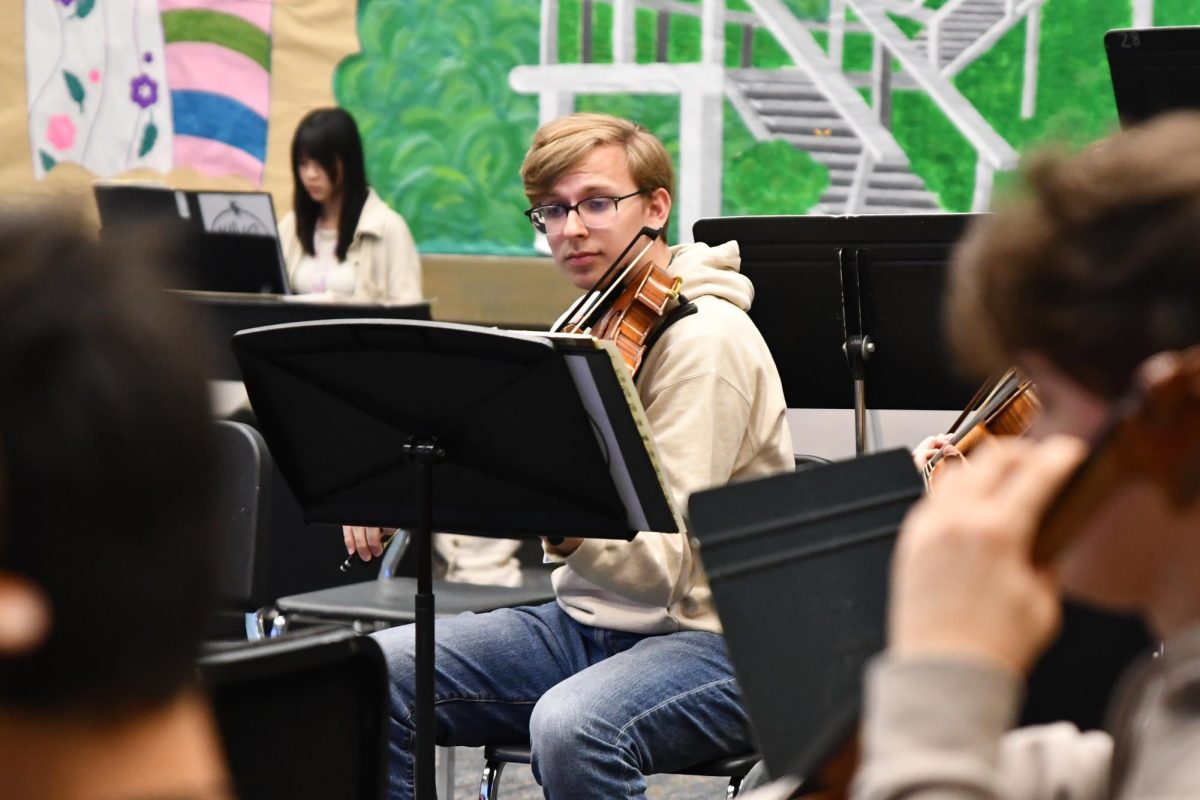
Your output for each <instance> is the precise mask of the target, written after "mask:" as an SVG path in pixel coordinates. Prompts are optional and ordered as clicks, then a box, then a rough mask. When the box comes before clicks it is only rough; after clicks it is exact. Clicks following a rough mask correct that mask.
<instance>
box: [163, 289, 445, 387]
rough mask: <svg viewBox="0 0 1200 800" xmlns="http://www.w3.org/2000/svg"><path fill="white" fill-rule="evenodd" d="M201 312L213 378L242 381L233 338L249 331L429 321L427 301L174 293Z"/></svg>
mask: <svg viewBox="0 0 1200 800" xmlns="http://www.w3.org/2000/svg"><path fill="white" fill-rule="evenodd" d="M172 294H174V295H176V296H178V297H181V298H183V299H184V300H185V301H187V302H188V303H190V304H191V305H193V306H195V307H197V308H199V309H200V314H201V316H202V317H204V318H205V319H206V321H207V323H208V327H209V330H210V331H211V332H212V334H213V336H214V342H215V344H216V346H215V347H214V348H213V349H214V351H215V357H214V359H213V364H212V374H211V375H209V377H211V378H218V379H223V380H232V381H240V380H241V379H242V373H241V370H240V369H239V368H238V365H237V361H236V360H235V359H234V357H233V353H232V351H231V350H230V349H229V343H230V341H231V340H232V339H233V335H234V334H235V333H237V332H238V331H244V330H249V329H250V328H265V327H268V326H270V325H286V324H287V323H289V322H311V321H313V320H327V319H421V320H427V319H429V318H430V316H431V314H430V305H429V301H428V300H422V301H421V302H418V303H405V304H391V303H389V304H380V303H359V302H340V301H339V302H335V303H331V302H328V301H321V300H302V299H298V296H297V295H276V294H237V293H231V292H190V291H177V292H176V291H173V292H172Z"/></svg>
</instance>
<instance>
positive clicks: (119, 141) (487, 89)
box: [0, 0, 1200, 254]
mask: <svg viewBox="0 0 1200 800" xmlns="http://www.w3.org/2000/svg"><path fill="white" fill-rule="evenodd" d="M3 6H9V7H10V9H9V10H11V11H13V12H14V14H12V15H10V18H15V17H16V15H17V14H23V25H22V27H21V34H19V35H17V36H16V46H15V47H9V48H7V49H4V48H0V58H7V59H9V61H8V62H7V63H5V64H4V66H5V68H6V69H0V93H3V94H4V95H5V96H4V97H3V98H2V99H4V100H5V101H6V102H5V104H3V105H2V106H0V116H2V115H7V116H3V118H4V120H5V121H6V123H8V122H13V123H19V124H12V125H7V126H6V129H12V130H19V131H20V132H21V133H22V134H23V135H21V136H17V137H10V140H9V141H7V142H0V180H2V181H4V182H5V183H6V184H15V185H22V183H21V181H25V180H33V181H35V182H36V181H40V180H42V179H43V178H46V177H47V175H49V177H50V178H56V177H62V176H61V175H60V173H63V174H71V175H73V173H71V169H74V167H71V169H68V168H67V165H78V166H79V167H81V168H82V169H81V171H80V175H81V176H83V177H82V178H80V179H79V180H85V179H86V180H90V179H92V178H95V177H112V176H118V175H125V174H138V175H143V174H147V173H149V174H164V173H166V174H174V172H178V170H179V169H180V168H190V169H191V170H192V171H194V172H196V173H202V175H203V176H206V177H203V179H204V180H209V179H211V180H213V181H219V180H235V181H240V182H241V183H242V184H243V185H249V186H263V187H264V188H267V189H268V190H270V191H272V192H273V193H274V194H275V200H276V208H277V209H282V208H287V207H288V206H289V205H290V202H291V193H290V176H289V174H288V173H289V167H288V155H287V146H288V142H289V141H290V136H291V130H292V129H293V128H294V125H295V123H296V121H297V120H298V119H299V118H300V116H301V115H302V114H303V113H304V112H305V111H307V110H308V109H309V108H311V107H314V106H318V105H326V104H329V103H331V102H337V103H339V104H341V105H343V106H344V107H346V108H347V109H349V110H350V111H351V112H352V113H353V114H354V115H355V117H356V118H357V119H358V121H359V123H360V127H361V129H362V131H363V135H364V140H365V143H366V147H367V161H368V170H369V173H370V177H371V181H372V183H373V185H374V186H375V187H376V188H377V189H378V190H379V192H380V194H381V195H382V196H383V197H384V198H385V199H386V200H387V201H388V202H389V203H390V204H391V205H392V206H393V207H395V208H396V209H397V210H398V211H400V212H401V213H402V214H403V215H404V216H405V217H406V218H407V219H408V221H409V224H410V226H411V227H412V229H413V232H414V234H415V236H416V238H417V240H418V242H419V245H420V247H421V249H422V251H424V252H459V253H484V254H505V253H510V254H518V253H532V252H534V250H533V246H534V242H533V240H532V237H531V236H530V231H529V228H528V225H527V224H526V222H525V220H524V218H523V217H522V216H521V215H520V214H519V211H520V210H521V209H522V208H523V207H524V205H525V198H524V196H523V193H522V191H521V186H520V180H519V177H518V175H517V169H518V166H519V164H520V161H521V158H522V157H523V155H524V152H525V148H526V146H527V144H528V141H529V138H530V136H531V134H532V132H533V130H534V128H535V127H536V126H537V124H538V123H539V120H541V119H545V118H547V117H548V116H552V115H554V114H558V113H564V112H566V111H569V110H572V109H580V110H601V111H608V112H611V113H616V114H620V115H624V116H629V117H632V118H635V119H638V120H639V121H641V122H643V123H644V124H645V125H647V127H649V128H651V129H652V130H654V131H655V132H657V133H658V134H659V135H660V137H661V138H662V139H663V140H664V142H665V143H666V145H667V147H668V149H669V150H670V151H671V152H672V155H673V156H675V158H676V160H677V163H678V164H679V167H680V182H679V191H678V203H677V207H676V216H675V219H676V222H675V224H674V225H673V230H674V232H675V234H676V235H677V236H678V235H679V232H680V231H681V230H683V231H686V230H687V228H688V227H689V226H690V221H691V220H692V219H693V218H694V217H695V216H696V215H698V214H703V215H707V214H796V213H847V212H851V213H889V212H899V211H906V210H907V211H936V210H946V211H965V210H971V209H979V208H985V207H986V206H987V204H988V203H989V202H990V200H991V197H992V194H993V189H995V188H996V187H1001V188H1003V186H1004V185H1005V184H1006V183H1007V182H1009V181H1010V180H1011V176H1012V175H1013V171H1014V168H1015V165H1016V164H1017V162H1018V160H1019V156H1020V154H1021V153H1024V152H1026V151H1028V150H1029V149H1030V148H1031V147H1035V146H1038V145H1040V144H1041V143H1044V142H1047V141H1056V140H1057V141H1064V142H1066V143H1068V144H1081V143H1084V142H1087V141H1090V140H1093V139H1095V138H1097V137H1099V136H1102V135H1103V134H1104V133H1106V132H1107V131H1109V130H1112V129H1113V128H1114V127H1115V124H1116V115H1115V111H1114V109H1113V106H1112V99H1111V87H1110V84H1109V79H1108V70H1107V65H1106V62H1105V58H1104V53H1103V48H1102V46H1101V40H1102V36H1103V34H1104V32H1105V31H1106V30H1108V29H1111V28H1114V27H1126V26H1129V25H1131V24H1133V23H1134V21H1135V15H1137V17H1136V18H1137V19H1138V20H1139V21H1140V22H1141V23H1143V24H1144V23H1145V22H1146V21H1147V20H1151V21H1152V22H1153V24H1157V25H1180V24H1200V6H1197V4H1196V2H1195V0H1017V1H1015V2H1008V1H1007V0H903V2H901V0H727V2H726V3H725V4H724V6H723V8H722V15H721V19H720V22H719V23H718V24H716V25H714V24H713V21H712V20H713V18H712V16H711V15H712V9H713V8H714V4H712V3H707V4H706V3H705V2H704V0H677V2H673V3H669V4H664V3H661V2H650V0H630V1H629V2H616V1H615V0H286V2H284V0H277V1H275V2H273V0H0V8H2V7H3ZM7 35H9V34H6V33H4V32H3V31H0V44H4V43H8V42H6V41H4V37H5V36H7ZM881 48H882V49H884V50H886V52H888V53H889V54H890V57H889V58H888V59H887V60H886V64H884V63H883V62H878V61H877V60H876V53H877V52H879V51H880V49H881ZM18 60H22V61H23V63H18ZM12 75H19V76H20V78H19V81H20V86H19V87H18V86H17V85H16V84H15V83H13V82H12V80H11V79H10V77H8V76H12ZM22 93H23V94H24V97H20V96H19V95H20V94H22ZM14 104H15V105H16V107H17V108H20V109H24V114H23V115H21V116H20V119H19V120H17V119H15V118H14V113H15V112H14V111H13V110H12V109H13V107H14ZM18 140H19V141H18ZM173 171H174V172H173ZM14 175H19V176H29V177H28V178H25V177H21V178H20V180H13V179H12V176H14ZM64 180H65V179H64ZM71 180H75V178H74V177H72V178H71ZM50 182H51V183H52V182H53V181H50ZM193 184H194V181H193Z"/></svg>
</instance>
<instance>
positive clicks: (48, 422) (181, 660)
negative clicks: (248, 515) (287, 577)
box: [0, 207, 215, 714]
mask: <svg viewBox="0 0 1200 800" xmlns="http://www.w3.org/2000/svg"><path fill="white" fill-rule="evenodd" d="M130 233H132V231H131V232H130ZM150 238H153V237H150ZM161 252H165V249H164V248H160V247H157V246H155V245H153V243H152V242H148V241H147V240H146V237H139V239H137V240H134V239H133V238H130V239H128V240H127V241H125V242H123V243H120V242H116V243H114V242H109V241H107V240H106V242H105V243H104V244H99V243H97V242H96V241H95V240H94V239H93V238H92V237H90V236H89V235H88V234H86V233H85V232H84V231H83V230H82V229H81V227H80V224H79V222H78V220H76V219H74V218H72V217H68V216H66V215H64V214H59V213H55V212H52V211H50V210H49V209H47V208H40V209H35V210H29V211H15V210H13V209H9V208H3V207H0V707H3V708H7V709H10V710H15V711H19V712H29V713H42V712H46V713H58V712H65V713H72V714H89V713H93V712H95V713H105V712H130V711H136V710H138V709H140V708H152V707H154V706H156V705H159V704H161V703H163V702H165V701H167V700H169V699H170V698H171V697H173V696H174V695H176V694H177V693H178V692H179V690H180V689H181V688H182V687H183V686H184V685H185V684H186V683H187V682H188V680H189V678H190V675H191V670H192V665H193V661H194V658H195V655H196V648H197V644H198V641H199V638H200V637H201V635H202V633H203V631H204V630H205V629H206V623H207V621H208V614H209V611H210V608H209V598H210V596H211V592H212V588H213V587H212V584H213V575H212V573H213V563H214V559H215V553H214V549H215V547H214V545H215V543H214V541H213V524H212V507H211V506H212V501H213V492H214V482H215V476H214V468H215V464H214V454H213V452H212V444H211V439H210V435H211V434H210V430H211V422H210V421H209V414H208V397H207V392H206V388H205V383H204V380H203V372H202V370H203V366H204V362H205V360H206V354H205V352H204V350H205V341H204V337H203V336H202V335H201V334H199V333H198V332H197V331H196V330H195V329H193V328H192V327H191V326H190V325H189V324H188V322H187V320H188V318H189V317H188V314H187V313H186V312H187V309H186V308H184V307H183V303H182V302H181V301H179V300H177V299H175V298H173V297H171V296H170V295H168V294H167V293H165V292H164V291H163V290H162V288H161V286H162V281H161V280H160V278H159V274H158V267H160V261H161V260H162V256H161V255H160V253H161Z"/></svg>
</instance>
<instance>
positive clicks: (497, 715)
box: [347, 114, 793, 800]
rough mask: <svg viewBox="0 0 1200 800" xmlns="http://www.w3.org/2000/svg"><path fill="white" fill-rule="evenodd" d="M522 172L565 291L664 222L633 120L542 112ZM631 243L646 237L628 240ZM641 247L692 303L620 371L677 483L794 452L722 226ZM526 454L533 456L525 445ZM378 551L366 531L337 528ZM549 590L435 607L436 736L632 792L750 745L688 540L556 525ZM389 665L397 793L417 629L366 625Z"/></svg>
mask: <svg viewBox="0 0 1200 800" xmlns="http://www.w3.org/2000/svg"><path fill="white" fill-rule="evenodd" d="M521 175H522V178H523V180H524V183H525V191H526V194H527V195H528V197H529V201H530V204H531V206H532V208H530V209H529V211H528V212H526V213H527V215H528V216H529V218H530V220H531V222H532V223H533V225H534V227H535V228H536V229H537V230H539V231H541V232H542V233H544V234H545V235H546V238H547V240H548V242H549V244H550V249H551V252H552V254H553V257H554V261H555V263H556V264H557V265H558V267H559V269H561V270H562V272H563V275H564V276H565V277H566V278H567V280H569V281H571V283H572V284H573V285H574V286H575V287H576V288H578V289H580V290H587V289H589V288H591V287H592V285H593V284H594V283H595V282H596V280H597V278H599V277H600V276H601V275H602V274H603V273H604V271H605V270H606V269H607V268H608V266H609V264H610V263H611V262H612V261H613V260H614V259H616V258H617V256H618V255H619V254H620V253H621V252H622V250H624V249H625V247H626V245H627V244H629V242H630V241H631V240H632V239H633V238H634V236H635V235H636V234H637V233H638V232H639V231H640V230H641V229H642V228H643V227H651V228H665V227H666V225H667V220H668V217H669V215H670V211H671V191H672V185H673V183H674V170H673V168H672V165H671V161H670V157H669V156H668V155H667V153H666V151H665V149H664V148H663V146H662V144H661V143H660V142H659V141H658V139H656V138H655V137H654V136H653V135H651V134H650V133H649V132H648V131H646V130H645V129H644V128H642V127H641V126H639V125H636V124H634V123H631V122H627V121H625V120H621V119H616V118H613V117H607V116H603V115H598V114H576V115H572V116H569V117H564V118H562V119H558V120H554V121H552V122H549V123H547V124H545V125H543V126H542V127H541V128H540V129H539V130H538V131H537V133H536V134H535V136H534V140H533V144H532V146H531V147H530V149H529V152H528V154H527V155H526V157H525V161H524V164H523V165H522V169H521ZM644 241H645V240H644V239H643V242H644ZM643 258H646V259H650V260H651V261H652V262H653V263H654V264H656V265H658V266H660V267H662V268H664V269H666V270H667V271H668V272H669V273H670V274H671V275H672V276H675V277H678V278H680V279H681V280H682V287H681V289H682V293H683V295H685V296H686V297H687V298H688V300H689V301H690V302H691V303H693V304H694V306H695V309H696V311H695V313H693V314H690V315H688V316H681V317H679V318H678V321H677V322H675V323H674V324H672V325H671V326H670V327H669V328H667V329H666V330H665V332H663V333H662V335H661V337H660V338H659V339H658V341H657V343H656V344H655V345H654V346H653V347H652V348H651V349H650V351H649V352H648V353H646V354H645V355H644V359H643V361H642V363H641V367H640V369H639V371H638V372H637V377H636V386H637V390H638V394H639V396H640V398H641V401H642V404H643V406H644V407H645V410H646V415H647V418H648V419H649V422H650V425H651V427H652V429H653V431H654V438H655V443H656V445H657V448H658V451H659V455H660V456H661V459H662V465H663V468H664V470H665V472H666V477H667V479H668V481H669V483H670V486H671V487H672V489H673V492H674V495H675V499H676V500H677V501H678V502H679V503H680V504H681V506H682V504H683V502H684V501H685V500H686V498H687V496H688V494H690V493H691V492H693V491H696V490H698V489H700V488H703V487H708V486H713V485H718V484H723V483H726V482H728V481H731V480H740V479H745V478H751V477H755V476H762V475H767V474H771V473H774V472H779V471H782V470H786V469H791V468H792V463H793V456H792V441H791V435H790V433H789V431H788V427H787V421H786V417H785V410H786V408H785V402H784V398H783V390H782V387H781V386H780V382H779V376H778V373H777V372H776V370H775V365H774V362H773V361H772V359H771V356H770V353H769V352H768V350H767V347H766V344H765V343H764V342H763V339H762V337H761V336H760V335H759V333H758V330H757V329H756V328H755V327H754V325H753V323H751V322H750V319H749V317H748V316H747V315H746V310H747V309H748V308H749V307H750V301H751V300H752V298H753V287H752V286H751V284H750V281H749V280H748V279H747V278H745V277H744V276H742V275H741V274H739V272H738V265H739V256H738V248H737V243H736V242H728V243H726V244H723V245H721V246H719V247H711V248H710V247H708V246H706V245H702V244H694V245H683V246H677V247H668V246H667V244H666V243H665V241H664V238H663V237H659V238H657V239H656V240H654V241H653V243H652V244H651V245H650V248H649V250H648V251H647V252H646V253H645V255H644V256H643ZM531 457H536V454H531ZM347 535H348V536H351V537H352V538H353V540H354V544H355V545H356V546H357V547H358V548H359V552H360V553H363V552H364V551H365V552H366V553H367V554H371V553H374V554H378V552H379V548H380V541H379V539H380V531H379V530H378V529H365V528H351V529H348V534H347ZM544 548H545V553H546V558H547V559H548V560H550V561H552V562H555V563H558V564H561V566H559V567H558V568H557V569H556V570H555V573H554V588H555V594H556V600H555V601H554V602H551V603H548V604H546V605H543V606H539V607H530V608H517V609H506V610H502V611H496V612H492V613H489V614H480V615H463V616H459V617H456V618H453V619H448V620H439V621H438V623H437V628H436V644H435V694H436V705H435V715H436V719H437V730H438V741H439V743H440V744H450V745H468V746H478V745H483V744H485V743H520V742H525V741H528V742H530V744H531V750H532V754H533V773H534V776H535V777H536V779H537V780H538V782H539V783H540V784H541V785H542V787H543V790H544V792H545V795H546V797H550V798H571V800H578V799H579V798H593V797H594V798H606V799H611V798H633V797H641V796H642V795H643V793H644V791H645V781H644V779H643V775H645V774H650V773H655V772H667V771H672V770H679V769H685V768H687V767H689V766H694V765H696V764H699V763H702V762H705V761H708V760H711V759H713V758H717V757H720V756H727V755H735V754H738V753H742V752H748V751H750V750H751V749H753V745H752V743H751V740H750V737H749V730H748V726H747V719H746V716H745V713H744V712H743V710H742V706H741V702H740V699H739V696H738V690H737V687H736V685H735V683H734V679H733V674H732V671H731V667H730V664H729V661H728V659H727V657H726V653H725V646H724V642H723V639H722V637H721V635H720V623H719V622H718V620H717V616H716V613H715V611H714V610H713V606H712V602H711V597H710V593H709V589H708V585H707V582H706V581H705V578H704V575H703V572H702V570H701V567H700V563H699V560H698V559H697V556H696V553H695V552H694V551H693V550H692V547H691V544H690V542H689V537H688V536H686V535H679V534H658V533H650V532H643V533H640V534H638V535H637V537H636V538H634V539H633V541H630V542H625V541H608V540H604V541H601V540H595V539H587V540H584V539H574V538H567V539H564V540H559V541H555V542H551V541H546V542H545V544H544ZM376 638H377V639H378V641H379V643H380V644H381V645H382V646H383V648H384V651H385V652H386V654H387V659H388V669H389V672H390V676H391V679H392V684H393V689H392V711H391V719H392V731H391V737H390V759H391V767H390V780H391V797H393V798H408V797H411V796H412V793H413V756H412V749H413V744H414V742H413V738H414V721H413V709H414V703H415V697H414V672H415V666H414V652H415V644H414V636H413V629H412V627H411V626H407V627H404V628H394V629H391V630H387V631H383V632H380V633H378V634H376Z"/></svg>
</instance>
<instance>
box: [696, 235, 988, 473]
mask: <svg viewBox="0 0 1200 800" xmlns="http://www.w3.org/2000/svg"><path fill="white" fill-rule="evenodd" d="M975 216H977V215H974V214H905V215H898V216H884V215H873V216H861V217H821V216H798V217H787V216H778V217H725V218H714V219H702V220H699V221H698V222H697V223H696V224H695V226H694V229H693V233H694V236H695V239H696V241H698V242H707V243H709V244H717V243H720V242H726V241H729V240H731V239H736V240H737V242H738V244H739V246H740V249H741V255H742V268H741V269H742V273H743V274H745V275H746V276H747V277H748V278H750V280H751V281H752V282H753V283H754V289H755V295H754V303H753V305H752V306H751V308H750V318H751V319H752V320H754V323H755V325H757V326H758V329H759V330H760V331H762V334H763V338H764V339H765V340H766V342H767V346H768V347H769V348H770V350H771V355H772V356H773V357H774V359H775V364H776V365H777V366H778V368H779V376H780V379H781V380H782V382H783V391H784V395H785V396H786V398H787V404H788V407H789V408H848V409H854V410H855V450H856V452H857V453H859V454H861V453H863V452H864V450H865V442H866V439H865V414H866V409H867V407H868V406H870V407H871V408H892V409H957V408H962V406H963V405H964V404H965V403H966V402H967V401H968V400H969V399H970V397H971V395H972V393H973V391H974V389H975V387H974V386H973V385H971V383H970V382H967V381H963V380H962V378H961V377H960V376H958V375H956V374H955V373H954V372H953V370H952V368H951V359H950V357H949V354H948V351H947V349H946V346H945V335H944V333H943V330H942V295H943V288H944V283H945V271H946V264H947V262H948V260H949V257H950V251H951V248H952V247H953V246H954V243H955V242H957V241H958V239H959V238H960V237H961V236H962V232H963V229H964V228H965V227H966V225H967V224H968V223H969V222H970V221H971V220H972V219H973V218H974V217H975Z"/></svg>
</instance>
